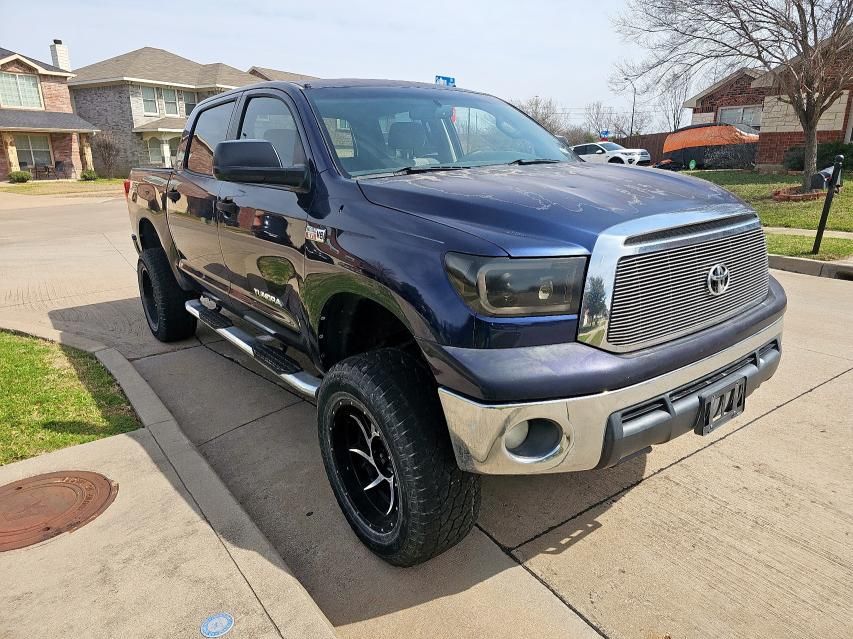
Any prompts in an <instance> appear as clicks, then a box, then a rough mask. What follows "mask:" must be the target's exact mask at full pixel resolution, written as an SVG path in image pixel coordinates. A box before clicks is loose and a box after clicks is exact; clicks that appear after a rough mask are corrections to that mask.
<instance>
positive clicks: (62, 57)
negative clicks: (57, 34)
mask: <svg viewBox="0 0 853 639" xmlns="http://www.w3.org/2000/svg"><path fill="white" fill-rule="evenodd" d="M50 58H51V60H53V66H55V67H59V68H60V69H62V70H63V71H71V59H70V58H69V57H68V47H66V46H65V45H64V44H62V40H54V41H53V44H52V45H50Z"/></svg>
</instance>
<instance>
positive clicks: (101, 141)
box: [92, 131, 121, 178]
mask: <svg viewBox="0 0 853 639" xmlns="http://www.w3.org/2000/svg"><path fill="white" fill-rule="evenodd" d="M92 152H93V153H94V155H95V158H96V159H97V160H98V163H99V164H100V165H101V166H102V167H103V169H104V173H106V174H107V177H109V178H111V177H113V174H114V173H115V167H116V162H117V161H118V158H119V155H121V145H120V144H119V141H118V139H117V138H116V136H115V135H113V134H112V133H110V132H109V131H103V132H101V133H98V134H97V135H96V136H95V137H94V139H93V140H92Z"/></svg>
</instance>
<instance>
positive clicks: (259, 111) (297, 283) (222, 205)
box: [218, 89, 309, 331]
mask: <svg viewBox="0 0 853 639" xmlns="http://www.w3.org/2000/svg"><path fill="white" fill-rule="evenodd" d="M240 110H241V116H240V118H239V123H240V124H239V129H238V132H237V135H238V137H240V138H243V139H250V140H267V141H269V142H270V143H271V144H272V145H273V147H274V148H275V150H276V153H277V154H278V157H279V161H280V162H281V166H283V167H286V166H295V165H305V164H306V163H307V158H306V155H305V150H304V148H305V147H304V146H303V144H302V139H303V136H302V134H301V132H300V129H299V127H298V126H297V121H296V119H295V118H294V116H293V113H294V111H293V110H292V104H291V102H290V100H289V98H288V97H287V96H286V95H285V94H284V93H282V92H280V91H277V90H275V89H262V90H256V91H253V92H249V93H247V94H246V96H245V98H244V101H243V102H242V106H241V108H240ZM221 184H222V186H221V189H220V192H219V205H218V208H219V210H220V229H221V231H220V241H221V244H222V253H223V256H224V259H225V265H226V266H227V268H228V271H229V277H230V280H231V296H232V297H234V298H235V299H237V300H238V301H239V302H242V303H243V304H245V305H246V306H248V307H250V308H254V309H257V310H259V311H261V312H262V313H264V314H267V315H270V316H273V317H275V318H276V319H277V320H278V322H279V323H280V324H282V325H284V326H287V327H289V328H291V329H293V330H295V331H296V330H299V328H300V326H299V324H300V322H299V318H301V317H302V316H303V312H302V305H301V302H300V298H299V290H300V287H301V282H302V277H303V274H304V273H303V269H304V263H303V253H302V249H303V245H304V244H305V220H306V217H307V208H308V204H309V202H308V198H309V196H308V195H307V194H301V193H295V192H293V191H292V190H289V189H288V188H286V187H282V186H275V185H262V184H243V183H236V182H222V183H221Z"/></svg>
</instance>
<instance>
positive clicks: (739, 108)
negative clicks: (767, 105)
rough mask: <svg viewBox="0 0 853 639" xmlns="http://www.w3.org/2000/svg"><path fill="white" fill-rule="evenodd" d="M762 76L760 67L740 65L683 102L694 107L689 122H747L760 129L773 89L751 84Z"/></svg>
mask: <svg viewBox="0 0 853 639" xmlns="http://www.w3.org/2000/svg"><path fill="white" fill-rule="evenodd" d="M760 76H761V72H760V71H755V70H754V69H739V70H738V71H735V72H734V73H732V74H731V75H728V76H726V77H725V78H723V79H722V80H720V81H719V82H716V83H714V84H712V85H711V86H709V87H708V88H707V89H705V90H704V91H702V92H701V93H698V94H697V95H694V96H693V97H692V98H690V99H689V100H687V101H686V102H685V103H684V108H686V109H692V110H693V116H692V118H691V120H690V124H708V123H711V122H724V123H726V124H746V125H747V126H751V127H752V128H754V129H758V130H759V131H760V130H761V116H762V110H763V107H764V98H765V97H767V95H768V94H769V92H770V91H769V89H767V88H764V87H759V88H753V87H752V83H753V81H754V80H755V79H756V78H758V77H760Z"/></svg>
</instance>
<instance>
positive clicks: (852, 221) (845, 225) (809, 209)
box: [687, 171, 853, 231]
mask: <svg viewBox="0 0 853 639" xmlns="http://www.w3.org/2000/svg"><path fill="white" fill-rule="evenodd" d="M687 173H689V174H690V175H695V176H696V177H700V178H703V179H705V180H709V181H710V182H713V183H714V184H719V185H720V186H722V187H723V188H725V189H728V190H729V191H731V192H732V193H734V194H735V195H737V196H738V197H740V198H742V199H743V200H745V201H746V202H748V203H749V204H750V205H751V206H753V207H755V210H756V211H757V212H758V215H759V216H760V217H761V223H762V224H763V225H764V226H781V227H785V228H794V229H816V228H817V224H818V221H819V220H820V213H821V211H822V210H823V198H821V199H819V200H814V201H812V202H774V201H773V199H772V198H771V195H772V193H773V191H775V190H776V189H781V188H784V187H786V186H792V185H796V184H799V183H800V177H799V176H797V175H765V174H761V173H753V172H752V171H687ZM826 228H828V229H830V230H834V231H853V184H850V185H848V186H846V187H844V188H842V189H841V193H839V194H838V195H836V196H835V200H834V201H833V203H832V209H831V210H830V212H829V220H828V222H827V225H826Z"/></svg>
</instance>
